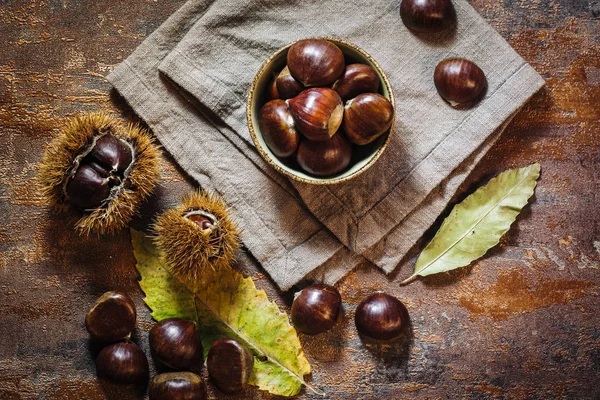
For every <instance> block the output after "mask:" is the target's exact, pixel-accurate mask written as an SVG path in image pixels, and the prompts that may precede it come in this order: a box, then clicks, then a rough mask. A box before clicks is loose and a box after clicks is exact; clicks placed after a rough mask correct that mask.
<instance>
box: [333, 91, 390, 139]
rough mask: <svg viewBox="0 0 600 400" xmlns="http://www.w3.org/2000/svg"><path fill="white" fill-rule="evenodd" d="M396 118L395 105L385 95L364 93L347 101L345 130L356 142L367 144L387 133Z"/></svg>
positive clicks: (349, 137)
mask: <svg viewBox="0 0 600 400" xmlns="http://www.w3.org/2000/svg"><path fill="white" fill-rule="evenodd" d="M393 120H394V107H393V106H392V103H390V101H389V100H388V99H386V98H385V97H383V96H382V95H380V94H376V93H363V94H359V95H358V96H356V97H355V98H354V99H352V100H350V101H349V102H347V103H346V107H345V110H344V122H343V127H344V132H345V133H346V136H347V137H348V139H349V140H350V141H351V142H352V143H355V144H358V145H365V144H368V143H371V142H372V141H373V140H375V139H377V138H378V137H379V136H381V135H382V134H383V133H385V132H386V131H387V130H388V129H389V127H390V126H391V125H392V121H393Z"/></svg>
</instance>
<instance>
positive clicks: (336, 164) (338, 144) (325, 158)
mask: <svg viewBox="0 0 600 400" xmlns="http://www.w3.org/2000/svg"><path fill="white" fill-rule="evenodd" d="M296 160H297V161H298V164H300V167H302V169H303V170H305V171H306V172H308V173H310V174H312V175H315V176H330V175H335V174H337V173H339V172H342V171H343V170H345V169H346V167H348V165H349V164H350V161H351V160H352V145H351V144H350V142H348V139H346V137H345V136H344V135H343V134H342V133H341V132H340V133H338V134H336V135H334V136H333V137H332V138H331V139H329V140H326V141H323V142H313V141H312V140H302V141H301V142H300V146H298V152H297V153H296Z"/></svg>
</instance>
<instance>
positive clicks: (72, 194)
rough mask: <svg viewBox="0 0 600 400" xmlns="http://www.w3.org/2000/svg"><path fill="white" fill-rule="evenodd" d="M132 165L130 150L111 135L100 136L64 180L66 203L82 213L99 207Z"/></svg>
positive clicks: (131, 150)
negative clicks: (65, 180)
mask: <svg viewBox="0 0 600 400" xmlns="http://www.w3.org/2000/svg"><path fill="white" fill-rule="evenodd" d="M132 162H133V149H132V147H131V145H130V144H129V143H127V142H125V141H124V140H123V139H120V138H117V137H115V136H114V135H113V134H111V133H107V134H105V135H103V136H100V137H99V138H97V139H96V140H95V142H94V143H93V144H92V147H91V149H90V151H89V153H88V154H87V155H85V156H84V157H83V158H82V159H81V161H80V162H79V165H78V168H76V169H74V171H73V173H72V175H71V176H70V178H69V179H68V180H67V183H66V185H65V188H64V191H65V195H66V196H67V198H68V200H69V202H70V203H71V204H72V205H74V206H76V207H78V208H79V209H82V210H89V209H93V208H97V207H99V206H100V205H101V204H102V203H103V202H104V201H105V200H106V199H108V198H109V196H110V192H111V189H112V188H113V187H115V186H118V185H120V184H121V182H122V181H123V180H124V179H125V173H126V171H127V169H128V168H129V166H130V165H131V164H132Z"/></svg>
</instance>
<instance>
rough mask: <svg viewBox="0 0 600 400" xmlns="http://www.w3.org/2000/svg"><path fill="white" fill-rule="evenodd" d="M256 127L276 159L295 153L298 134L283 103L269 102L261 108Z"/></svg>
mask: <svg viewBox="0 0 600 400" xmlns="http://www.w3.org/2000/svg"><path fill="white" fill-rule="evenodd" d="M258 125H259V126H260V131H261V132H262V136H263V139H265V143H266V144H267V146H268V147H269V149H271V151H272V152H273V154H275V155H276V156H277V157H281V158H285V157H289V156H291V155H292V154H294V153H295V152H296V149H297V148H298V143H299V142H300V134H299V133H298V132H297V131H296V124H295V123H294V118H293V117H292V114H291V113H290V109H289V108H288V105H287V103H286V102H285V101H283V100H271V101H269V102H267V103H266V104H265V105H264V106H262V107H261V109H260V113H259V114H258Z"/></svg>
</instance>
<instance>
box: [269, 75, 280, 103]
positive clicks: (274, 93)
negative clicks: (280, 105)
mask: <svg viewBox="0 0 600 400" xmlns="http://www.w3.org/2000/svg"><path fill="white" fill-rule="evenodd" d="M266 97H267V101H271V100H275V99H279V98H280V97H279V91H278V90H277V77H276V76H275V77H273V79H272V80H271V82H269V86H268V87H267V94H266Z"/></svg>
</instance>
